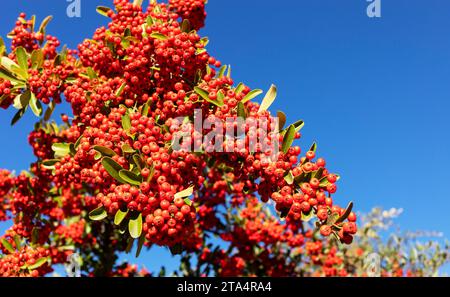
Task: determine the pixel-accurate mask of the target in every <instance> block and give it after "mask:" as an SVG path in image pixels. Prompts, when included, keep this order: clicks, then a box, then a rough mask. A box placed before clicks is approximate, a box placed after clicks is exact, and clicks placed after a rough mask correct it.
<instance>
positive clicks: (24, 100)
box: [13, 90, 31, 109]
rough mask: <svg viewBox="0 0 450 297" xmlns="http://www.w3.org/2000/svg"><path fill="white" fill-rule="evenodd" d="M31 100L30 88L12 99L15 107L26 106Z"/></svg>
mask: <svg viewBox="0 0 450 297" xmlns="http://www.w3.org/2000/svg"><path fill="white" fill-rule="evenodd" d="M30 100H31V92H30V90H26V91H25V92H23V93H22V94H19V95H17V96H16V98H15V99H14V103H13V106H14V108H16V109H22V108H25V107H27V106H28V104H29V103H30Z"/></svg>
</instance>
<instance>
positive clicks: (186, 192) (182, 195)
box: [174, 186, 194, 199]
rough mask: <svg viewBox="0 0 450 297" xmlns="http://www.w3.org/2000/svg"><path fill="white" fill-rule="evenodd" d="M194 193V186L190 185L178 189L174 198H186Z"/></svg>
mask: <svg viewBox="0 0 450 297" xmlns="http://www.w3.org/2000/svg"><path fill="white" fill-rule="evenodd" d="M193 193H194V186H190V187H189V188H187V189H185V190H183V191H180V192H178V193H176V194H175V195H174V199H176V198H186V197H189V196H191V195H192V194H193Z"/></svg>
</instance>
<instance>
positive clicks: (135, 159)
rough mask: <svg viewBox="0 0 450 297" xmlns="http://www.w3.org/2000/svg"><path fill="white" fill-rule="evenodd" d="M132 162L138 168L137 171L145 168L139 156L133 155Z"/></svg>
mask: <svg viewBox="0 0 450 297" xmlns="http://www.w3.org/2000/svg"><path fill="white" fill-rule="evenodd" d="M133 162H134V164H136V166H137V167H138V168H139V171H141V170H142V168H144V167H145V162H144V161H143V160H142V158H141V156H140V155H139V154H134V155H133Z"/></svg>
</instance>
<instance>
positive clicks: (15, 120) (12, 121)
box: [11, 107, 27, 126]
mask: <svg viewBox="0 0 450 297" xmlns="http://www.w3.org/2000/svg"><path fill="white" fill-rule="evenodd" d="M26 111H27V108H26V107H25V108H22V109H21V110H19V111H18V112H17V113H16V114H15V115H14V117H13V118H12V120H11V126H14V124H16V123H17V122H18V121H19V120H20V119H21V118H22V117H23V115H24V114H25V112H26Z"/></svg>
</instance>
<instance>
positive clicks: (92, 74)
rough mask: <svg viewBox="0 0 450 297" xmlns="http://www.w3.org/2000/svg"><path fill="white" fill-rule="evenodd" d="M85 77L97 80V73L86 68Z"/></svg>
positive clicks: (90, 68)
mask: <svg viewBox="0 0 450 297" xmlns="http://www.w3.org/2000/svg"><path fill="white" fill-rule="evenodd" d="M87 75H88V77H89V78H90V79H96V78H98V76H97V72H95V70H94V69H93V68H92V67H88V68H87Z"/></svg>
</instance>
